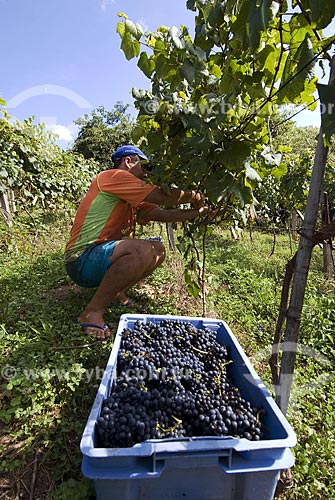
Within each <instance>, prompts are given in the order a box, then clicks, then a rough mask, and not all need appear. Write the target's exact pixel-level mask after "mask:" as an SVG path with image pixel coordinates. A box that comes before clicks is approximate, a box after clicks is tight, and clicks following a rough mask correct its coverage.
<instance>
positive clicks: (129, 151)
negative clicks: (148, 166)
mask: <svg viewBox="0 0 335 500" xmlns="http://www.w3.org/2000/svg"><path fill="white" fill-rule="evenodd" d="M128 155H137V156H139V157H140V158H141V160H147V161H151V159H150V158H148V157H147V156H146V155H145V154H144V153H143V151H141V150H140V149H139V148H137V147H136V146H133V145H132V144H127V145H126V146H120V147H119V148H117V150H116V151H114V153H113V154H112V160H113V162H115V161H116V160H119V159H120V158H122V157H123V156H128Z"/></svg>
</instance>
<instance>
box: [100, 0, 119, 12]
mask: <svg viewBox="0 0 335 500" xmlns="http://www.w3.org/2000/svg"><path fill="white" fill-rule="evenodd" d="M115 1H116V0H100V6H101V8H102V10H106V9H108V7H110V6H111V5H113V4H114V3H115Z"/></svg>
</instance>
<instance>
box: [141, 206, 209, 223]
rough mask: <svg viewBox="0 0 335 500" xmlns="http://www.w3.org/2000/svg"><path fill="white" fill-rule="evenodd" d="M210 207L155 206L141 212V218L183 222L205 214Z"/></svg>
mask: <svg viewBox="0 0 335 500" xmlns="http://www.w3.org/2000/svg"><path fill="white" fill-rule="evenodd" d="M207 211H208V208H207V207H201V208H190V209H186V208H185V209H183V208H175V209H172V210H164V209H163V208H159V207H157V208H153V209H152V210H150V212H148V213H145V212H144V210H142V211H140V212H139V216H140V218H141V219H144V220H145V221H147V222H149V221H155V222H182V221H185V220H193V219H195V218H196V217H200V216H204V215H206V214H207Z"/></svg>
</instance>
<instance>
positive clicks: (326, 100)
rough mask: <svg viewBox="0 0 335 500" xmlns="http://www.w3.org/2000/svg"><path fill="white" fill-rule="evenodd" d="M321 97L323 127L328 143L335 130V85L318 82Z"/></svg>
mask: <svg viewBox="0 0 335 500" xmlns="http://www.w3.org/2000/svg"><path fill="white" fill-rule="evenodd" d="M317 89H318V93H319V97H320V102H321V106H320V108H321V109H320V111H321V128H322V133H323V134H324V136H325V138H326V141H327V143H329V140H330V138H331V136H332V135H333V134H334V132H335V85H323V84H321V83H318V84H317Z"/></svg>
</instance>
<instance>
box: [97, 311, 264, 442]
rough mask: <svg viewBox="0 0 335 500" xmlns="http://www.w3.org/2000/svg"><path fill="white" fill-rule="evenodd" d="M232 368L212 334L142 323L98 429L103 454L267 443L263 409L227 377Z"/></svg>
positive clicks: (122, 356) (125, 343)
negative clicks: (151, 443) (210, 440)
mask: <svg viewBox="0 0 335 500" xmlns="http://www.w3.org/2000/svg"><path fill="white" fill-rule="evenodd" d="M232 362H233V361H232V360H231V359H230V357H229V352H228V349H227V347H226V346H224V345H222V344H220V343H218V342H217V341H216V333H215V332H213V331H212V330H211V329H209V328H201V329H197V328H195V326H194V325H192V324H191V323H190V322H187V321H181V320H173V319H164V320H162V321H160V322H157V323H153V322H148V323H143V322H140V321H137V322H136V323H135V324H134V329H133V330H130V329H128V328H126V329H124V330H123V332H122V340H121V346H120V349H119V352H118V360H117V376H116V377H115V379H114V381H113V387H112V390H111V394H110V396H109V397H108V398H107V399H105V400H104V402H103V405H102V409H101V413H100V416H99V418H98V421H97V435H98V440H99V446H102V447H129V446H133V445H134V444H136V443H140V442H142V441H146V440H147V439H162V438H183V437H194V436H233V437H239V438H246V439H249V440H254V441H258V440H259V439H261V438H262V435H263V432H262V423H261V420H262V419H261V417H262V414H263V413H264V412H263V410H262V409H261V408H257V407H253V406H252V405H251V404H250V402H248V401H246V400H245V399H244V398H242V397H241V395H240V392H239V389H238V388H237V387H235V386H234V384H233V383H232V381H231V380H230V378H229V376H228V374H227V366H228V365H229V364H230V363H232Z"/></svg>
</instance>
